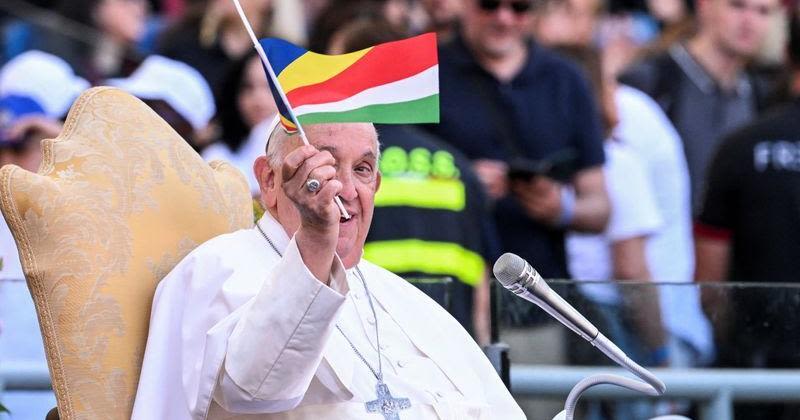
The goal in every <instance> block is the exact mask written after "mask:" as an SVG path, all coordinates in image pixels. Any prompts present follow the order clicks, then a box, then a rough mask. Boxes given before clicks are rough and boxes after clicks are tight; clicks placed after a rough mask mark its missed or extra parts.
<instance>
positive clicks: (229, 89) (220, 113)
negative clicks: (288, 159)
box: [202, 51, 277, 196]
mask: <svg viewBox="0 0 800 420" xmlns="http://www.w3.org/2000/svg"><path fill="white" fill-rule="evenodd" d="M276 112H277V107H276V105H275V101H274V100H273V99H272V93H271V92H270V89H269V85H268V83H267V76H266V73H265V71H264V66H263V65H262V64H261V58H259V56H258V55H257V54H256V53H255V51H253V52H251V53H249V54H247V55H246V56H244V57H243V58H242V59H240V60H239V61H238V62H237V63H236V64H234V66H233V67H232V68H231V71H230V73H229V74H228V76H227V77H226V78H225V80H224V81H223V83H222V89H221V91H220V95H218V97H217V119H218V121H219V124H220V127H221V128H222V133H221V134H222V135H221V138H220V140H218V141H217V142H215V143H212V144H210V145H209V146H208V147H206V148H205V149H203V152H202V156H203V159H205V160H207V161H211V160H214V159H222V160H226V161H228V162H230V163H232V164H233V165H234V166H235V167H236V168H238V169H239V170H240V171H242V173H243V174H245V177H246V178H247V181H248V184H249V185H250V191H251V192H252V193H253V196H257V195H258V193H259V189H258V181H257V180H256V177H255V174H254V173H253V162H255V160H256V158H257V157H259V156H261V155H262V154H263V152H264V148H265V147H266V146H267V136H269V133H268V132H267V128H268V127H267V126H268V125H269V120H271V119H272V117H273V116H274V115H275V113H276Z"/></svg>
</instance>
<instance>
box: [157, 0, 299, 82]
mask: <svg viewBox="0 0 800 420" xmlns="http://www.w3.org/2000/svg"><path fill="white" fill-rule="evenodd" d="M272 3H273V0H241V5H242V8H243V9H244V12H245V14H246V15H247V18H248V20H249V21H250V24H251V26H252V27H253V31H254V32H255V34H256V36H257V37H258V38H259V39H260V38H263V37H266V36H270V34H271V31H270V22H271V13H272ZM298 24H301V22H298ZM252 50H253V42H252V40H251V39H250V37H249V35H248V34H247V31H246V30H245V27H244V25H243V24H242V21H241V18H240V17H239V14H238V13H237V12H236V8H235V7H234V4H233V2H232V1H231V0H196V1H194V2H193V3H192V4H191V6H190V7H189V8H188V9H187V11H186V14H185V15H184V17H183V19H181V20H180V21H178V22H176V23H175V24H174V25H172V26H171V27H170V28H168V29H166V30H165V31H164V33H163V34H162V36H161V39H160V40H159V43H158V47H157V52H158V54H160V55H163V56H166V57H169V58H172V59H174V60H178V61H182V62H184V63H186V64H188V65H190V66H192V67H194V68H195V69H197V70H198V71H199V72H200V74H202V75H203V77H205V79H206V81H207V83H208V84H209V85H210V86H211V89H212V91H213V92H214V93H215V94H216V93H217V92H218V91H219V89H220V88H221V84H222V82H223V80H224V78H225V75H226V74H227V72H228V71H229V67H231V66H232V65H233V63H235V62H236V61H237V60H239V59H241V58H242V57H244V56H245V55H247V53H249V52H250V51H252Z"/></svg>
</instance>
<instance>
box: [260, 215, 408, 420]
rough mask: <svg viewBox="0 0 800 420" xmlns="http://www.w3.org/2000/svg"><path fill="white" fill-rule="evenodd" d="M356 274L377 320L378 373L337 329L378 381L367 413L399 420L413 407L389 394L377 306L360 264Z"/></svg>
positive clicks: (338, 327)
mask: <svg viewBox="0 0 800 420" xmlns="http://www.w3.org/2000/svg"><path fill="white" fill-rule="evenodd" d="M256 227H257V228H258V231H259V232H261V236H263V237H264V239H266V241H267V243H268V244H269V246H270V247H271V248H272V250H273V251H275V253H276V254H278V256H279V257H283V254H281V252H280V251H279V250H278V247H277V246H275V244H274V243H273V242H272V240H271V239H270V238H269V236H267V233H266V232H264V229H262V228H261V225H260V224H258V223H256ZM356 273H357V274H358V279H359V280H361V284H362V285H363V286H364V292H365V293H366V294H367V301H368V302H369V309H370V310H371V311H372V318H373V319H374V320H375V347H376V349H377V350H378V370H377V371H376V370H375V368H373V367H372V365H371V364H369V362H368V361H367V359H366V358H365V357H364V355H363V354H361V352H360V351H358V349H357V348H356V346H355V345H354V344H353V342H352V341H350V338H349V337H347V335H346V334H345V333H344V331H342V327H340V326H339V324H336V329H337V330H339V333H341V334H342V337H344V339H345V340H346V341H347V344H350V348H352V349H353V352H354V353H355V354H356V356H358V358H359V359H361V361H362V362H364V364H365V365H367V367H368V368H369V370H370V371H371V372H372V374H373V375H375V379H377V380H378V384H377V386H376V387H375V390H376V392H377V394H378V399H377V400H374V401H369V402H367V403H366V407H367V411H368V412H380V413H381V414H383V417H384V418H385V419H386V420H393V419H398V418H399V417H398V416H397V413H398V411H400V410H405V409H407V408H410V407H411V402H410V400H409V399H408V398H394V397H392V394H390V393H389V388H388V387H387V386H386V384H385V383H384V382H383V361H382V357H381V339H380V335H379V334H378V315H377V313H376V312H375V306H374V305H373V303H372V294H371V293H370V292H369V287H367V281H366V279H365V277H364V273H362V272H361V269H360V268H358V264H356Z"/></svg>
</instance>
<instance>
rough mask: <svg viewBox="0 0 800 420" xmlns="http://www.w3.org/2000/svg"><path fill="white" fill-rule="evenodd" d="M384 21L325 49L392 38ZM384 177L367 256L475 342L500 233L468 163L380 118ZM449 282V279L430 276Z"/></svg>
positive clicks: (483, 337) (340, 34)
mask: <svg viewBox="0 0 800 420" xmlns="http://www.w3.org/2000/svg"><path fill="white" fill-rule="evenodd" d="M403 36H404V35H403V34H402V33H400V32H397V31H395V30H393V29H392V26H391V25H390V24H388V23H387V22H386V21H384V20H382V19H360V20H357V21H354V22H352V23H351V24H349V25H345V26H344V27H342V28H341V29H340V30H339V31H337V32H336V33H334V35H333V36H332V42H331V46H330V48H329V50H328V53H330V54H342V53H345V52H350V51H357V50H360V49H363V48H367V47H370V46H372V45H377V44H381V43H384V42H390V41H396V40H398V39H401V38H403ZM375 128H376V130H377V131H378V136H379V139H380V141H381V148H382V153H381V159H380V161H379V168H380V171H381V176H382V178H381V179H382V181H381V188H380V189H379V191H378V193H377V195H376V198H375V217H374V218H373V221H372V225H371V226H370V233H369V235H368V236H367V241H366V243H365V245H364V258H365V259H367V260H369V261H371V262H373V263H375V264H377V265H379V266H382V267H383V268H386V269H387V270H389V271H392V272H393V273H395V274H397V275H399V276H401V277H403V278H405V279H407V280H409V281H412V282H413V281H417V283H415V285H416V286H417V287H419V288H420V289H421V290H422V291H423V292H425V293H426V294H427V295H428V296H429V297H431V298H432V299H433V300H435V301H436V302H438V303H439V304H440V305H441V306H442V307H444V308H445V309H447V310H448V311H449V312H450V314H451V315H453V317H454V318H456V319H457V320H458V321H459V323H460V324H461V325H462V326H463V327H464V329H466V330H467V331H468V332H470V334H472V336H473V337H474V338H475V340H476V341H477V342H478V344H480V345H482V346H485V345H488V344H489V341H490V335H491V334H490V321H491V320H490V314H489V281H488V280H489V277H488V271H487V270H488V268H489V265H488V264H487V261H493V260H494V259H495V258H496V257H497V256H498V255H499V252H498V249H497V248H498V244H497V237H496V236H497V233H496V231H495V227H494V224H493V223H492V221H491V217H490V216H489V214H488V212H487V206H486V204H487V202H486V199H485V196H484V194H483V190H482V187H481V184H480V181H478V178H477V176H476V175H475V173H474V172H473V171H472V168H471V163H470V161H469V160H468V159H467V158H466V157H464V156H463V155H462V154H461V153H459V152H458V151H456V150H454V149H453V147H451V146H449V145H447V144H445V143H443V142H442V141H441V140H440V139H438V138H436V137H435V136H432V135H431V134H429V133H427V132H425V131H423V130H422V129H420V128H418V127H415V126H412V125H394V124H377V125H376V126H375ZM444 279H448V280H451V281H452V282H451V283H444V284H443V283H441V282H439V283H434V281H436V280H439V281H442V280H444Z"/></svg>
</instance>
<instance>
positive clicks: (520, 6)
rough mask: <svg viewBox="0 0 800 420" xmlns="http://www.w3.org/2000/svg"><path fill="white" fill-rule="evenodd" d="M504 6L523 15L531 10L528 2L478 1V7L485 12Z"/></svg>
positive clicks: (525, 0) (528, 0)
mask: <svg viewBox="0 0 800 420" xmlns="http://www.w3.org/2000/svg"><path fill="white" fill-rule="evenodd" d="M503 5H506V6H508V7H510V8H511V10H512V11H513V12H514V13H517V14H523V13H526V12H528V11H529V10H531V6H532V4H531V2H530V0H517V1H501V0H479V1H478V6H479V7H480V8H481V9H482V10H484V11H487V12H494V11H496V10H497V9H499V8H500V7H501V6H503Z"/></svg>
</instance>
